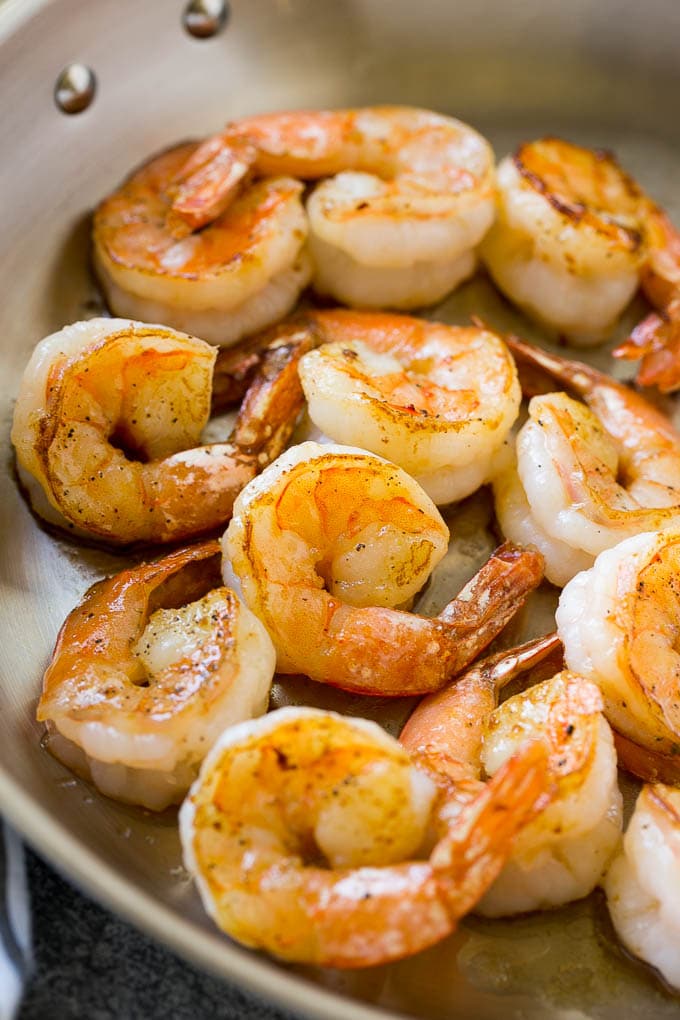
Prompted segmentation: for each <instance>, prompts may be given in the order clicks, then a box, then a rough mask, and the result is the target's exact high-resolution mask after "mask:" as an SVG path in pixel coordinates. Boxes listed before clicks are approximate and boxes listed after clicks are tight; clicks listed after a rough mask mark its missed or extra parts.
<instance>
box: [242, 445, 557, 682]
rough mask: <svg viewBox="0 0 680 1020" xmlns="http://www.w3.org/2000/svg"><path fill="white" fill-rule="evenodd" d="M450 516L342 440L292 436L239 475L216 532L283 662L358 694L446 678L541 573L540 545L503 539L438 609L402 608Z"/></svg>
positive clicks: (434, 559) (444, 542)
mask: <svg viewBox="0 0 680 1020" xmlns="http://www.w3.org/2000/svg"><path fill="white" fill-rule="evenodd" d="M448 537H449V533H448V528H447V527H446V525H445V523H444V521H443V520H442V518H441V516H440V514H439V512H438V511H437V509H436V507H435V506H434V504H433V503H432V501H431V500H430V499H429V498H428V497H427V495H426V494H425V493H424V492H423V490H422V489H421V488H420V486H419V485H418V484H417V482H415V481H414V480H413V479H412V478H410V477H409V476H408V475H406V474H405V473H404V472H403V471H402V470H401V469H400V468H398V467H396V466H395V465H393V464H390V463H388V462H387V461H385V460H383V459H382V458H380V457H376V456H374V455H372V454H368V453H366V451H364V450H355V449H353V448H352V447H346V446H321V445H319V444H316V443H311V442H309V443H303V444H301V445H300V446H297V447H293V448H292V449H290V450H288V451H287V452H286V453H284V454H283V455H282V456H281V457H279V459H278V460H277V461H276V463H275V464H272V465H271V466H270V467H269V468H268V469H267V470H266V471H264V472H263V474H262V475H261V476H260V478H259V479H257V480H255V481H254V482H253V483H251V484H250V485H249V486H247V487H246V488H245V489H244V490H243V492H242V493H241V495H240V496H239V498H238V500H237V502H236V503H235V505H234V516H233V519H232V521H231V524H230V525H229V527H228V529H227V531H226V534H225V536H224V539H223V546H224V553H225V574H224V576H225V583H227V584H232V583H233V578H234V575H235V577H236V578H237V579H238V583H239V584H240V586H241V589H242V592H243V597H244V600H245V602H246V604H247V605H248V606H249V607H250V608H251V609H252V610H253V612H254V613H256V614H257V616H258V617H259V618H260V619H261V620H262V622H263V623H264V625H265V626H266V628H267V630H268V631H269V634H270V636H271V637H272V640H273V641H274V645H275V647H276V651H277V670H278V672H280V673H304V674H305V675H306V676H309V677H311V678H312V679H313V680H317V681H320V682H321V683H327V684H332V685H333V686H335V687H341V688H344V689H345V690H351V691H356V692H359V693H364V694H383V695H401V694H417V693H424V692H426V691H431V690H434V689H436V688H438V687H441V686H443V684H444V683H445V682H446V680H447V679H448V678H449V677H451V676H452V675H453V674H454V673H456V672H458V671H459V670H460V669H462V668H464V666H466V665H467V663H469V662H471V661H472V659H474V657H475V656H476V655H477V654H478V653H479V652H480V651H481V649H482V648H484V647H485V646H486V645H487V644H488V642H489V641H491V639H492V638H493V637H494V636H495V635H496V634H497V633H498V632H499V631H500V630H501V629H502V628H503V627H504V626H505V623H507V621H508V620H509V619H510V617H511V616H512V615H513V614H514V613H515V612H516V611H517V609H519V607H520V605H521V604H522V603H523V601H524V599H525V598H526V596H527V595H528V593H529V592H530V591H531V590H532V589H533V588H535V587H536V586H537V585H538V583H539V582H540V579H541V577H542V573H543V572H542V565H543V562H542V558H541V556H540V555H539V554H537V553H534V552H531V551H528V550H518V549H516V548H511V547H503V548H502V549H500V550H499V551H498V553H497V554H496V555H495V556H494V557H492V559H491V560H490V562H489V563H488V564H487V566H486V568H483V569H482V571H481V572H480V574H479V575H477V578H473V580H472V581H471V582H470V584H469V585H468V587H467V588H466V589H465V590H464V591H463V592H461V594H460V595H459V597H458V598H457V599H454V600H453V602H451V603H450V604H449V605H448V606H447V607H446V608H445V609H444V610H443V612H442V613H441V614H440V616H439V617H438V618H437V619H426V618H424V617H421V616H417V615H415V614H412V613H407V612H402V611H400V609H395V608H393V607H401V606H404V605H405V604H407V603H408V601H409V600H410V599H411V598H412V597H413V596H414V595H415V594H416V593H417V592H418V591H419V590H420V588H422V586H423V585H424V583H425V581H426V580H427V578H428V577H429V575H430V572H431V571H432V570H433V568H434V567H435V566H436V564H437V563H438V562H439V561H440V560H441V558H442V557H443V555H444V553H445V551H446V549H447V548H448Z"/></svg>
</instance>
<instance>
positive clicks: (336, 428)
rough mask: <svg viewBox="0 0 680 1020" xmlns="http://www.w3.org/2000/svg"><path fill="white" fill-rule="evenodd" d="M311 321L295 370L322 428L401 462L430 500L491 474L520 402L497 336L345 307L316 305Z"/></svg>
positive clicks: (469, 487)
mask: <svg viewBox="0 0 680 1020" xmlns="http://www.w3.org/2000/svg"><path fill="white" fill-rule="evenodd" d="M310 322H311V325H312V328H313V329H314V331H315V332H316V334H317V337H318V339H319V340H320V344H321V345H320V346H319V347H317V348H316V349H315V350H313V351H310V352H309V353H308V354H306V355H305V356H304V357H303V358H302V360H301V361H300V367H299V371H300V379H301V382H302V388H303V390H304V392H305V396H306V397H307V402H308V411H309V416H310V418H311V419H312V421H313V422H314V424H315V425H316V426H317V427H318V428H319V429H321V431H322V432H323V433H325V434H327V435H328V436H330V437H331V438H332V439H333V440H335V441H336V442H339V443H344V444H348V445H355V446H360V447H363V448H365V449H367V450H369V451H371V452H372V453H376V454H379V455H380V456H383V457H385V458H387V459H388V460H391V461H393V462H394V463H395V464H398V465H399V466H400V467H402V468H403V469H404V470H405V471H406V472H408V474H410V475H412V476H413V477H414V478H415V479H416V481H417V482H418V483H419V484H420V485H422V487H423V489H424V490H425V492H426V493H427V494H428V496H430V497H431V499H432V500H434V502H435V503H439V504H441V503H450V502H452V501H453V500H458V499H462V498H463V497H464V496H468V495H469V494H470V493H471V492H474V491H475V490H476V489H477V488H479V486H480V485H482V484H483V483H484V482H485V481H486V480H487V479H488V477H489V475H490V474H491V473H492V469H493V464H494V461H495V457H496V454H497V452H498V450H499V448H500V446H501V445H502V443H503V441H504V440H505V438H506V436H507V434H508V432H509V431H510V428H511V427H512V424H513V422H514V421H515V419H516V417H517V415H518V413H519V407H520V402H521V390H520V386H519V382H518V379H517V372H516V369H515V364H514V361H513V360H512V357H511V355H510V353H509V351H508V349H507V347H506V346H505V344H504V343H503V341H502V339H501V338H500V336H498V335H497V334H495V333H493V332H492V331H491V330H488V329H485V328H482V327H480V326H449V325H445V324H443V323H434V322H425V321H423V320H421V319H414V318H410V317H409V316H404V315H387V314H385V313H376V312H354V311H349V310H347V309H337V310H336V309H334V310H331V311H321V312H315V313H313V314H312V315H311V316H310Z"/></svg>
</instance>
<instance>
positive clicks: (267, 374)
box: [12, 319, 309, 544]
mask: <svg viewBox="0 0 680 1020" xmlns="http://www.w3.org/2000/svg"><path fill="white" fill-rule="evenodd" d="M308 349H309V340H308V339H307V337H306V335H304V334H302V333H301V334H299V335H298V334H293V333H291V332H290V331H289V332H288V335H287V338H286V339H285V340H284V341H281V342H280V343H278V342H276V341H272V343H271V344H270V347H269V349H268V351H267V352H266V354H265V356H264V360H263V362H262V365H261V368H260V372H259V375H258V376H257V377H256V378H255V380H254V381H253V383H252V384H251V387H250V390H249V391H248V394H247V396H246V399H245V401H244V403H243V406H242V408H241V411H240V414H239V417H238V419H237V421H236V425H235V427H234V430H233V432H232V434H231V437H230V439H229V441H228V442H225V443H214V444H212V445H210V446H198V445H196V444H198V443H199V442H200V437H201V432H202V430H203V427H204V425H205V424H206V422H207V419H208V415H209V412H210V392H211V377H212V370H213V364H214V361H215V349H214V348H212V347H210V346H209V345H208V344H206V343H204V342H203V341H202V340H196V339H194V338H192V337H189V336H185V335H183V334H180V333H176V332H175V331H174V330H172V329H167V328H166V327H164V326H145V325H143V324H141V323H135V322H130V321H128V320H124V319H91V320H89V321H87V322H79V323H75V324H74V325H71V326H66V327H65V328H64V329H62V330H60V331H59V332H58V333H53V334H52V335H51V336H49V337H47V338H46V339H45V340H43V341H42V342H41V343H40V344H38V346H37V347H36V349H35V351H34V352H33V356H32V357H31V359H30V361H29V363H28V366H27V368H26V370H25V372H24V376H23V379H22V383H21V388H20V391H19V396H18V399H17V403H16V408H15V412H14V424H13V428H12V442H13V443H14V446H15V449H16V453H17V459H18V462H19V465H20V467H21V468H22V469H24V471H25V472H27V473H28V474H29V475H30V476H32V477H33V478H34V479H35V480H36V481H37V482H38V483H39V484H40V486H42V489H43V491H44V494H45V496H46V498H47V500H48V501H49V504H50V505H51V507H52V508H53V509H54V510H56V511H58V513H59V515H60V517H59V519H58V520H59V522H60V523H65V524H66V526H68V527H70V528H74V529H77V531H78V533H80V534H89V535H93V536H95V537H98V538H101V539H105V540H106V541H108V542H113V543H118V544H124V543H131V542H140V541H141V542H170V541H178V540H180V539H184V538H188V537H192V536H195V535H198V534H200V533H202V532H206V531H208V530H210V529H213V528H216V527H218V526H220V525H224V524H225V523H226V521H228V519H229V517H230V515H231V509H232V505H233V502H234V498H235V497H236V494H237V493H238V492H239V491H240V489H242V488H243V486H244V485H245V484H246V482H248V481H250V479H251V478H253V477H254V475H255V474H257V472H258V471H259V470H261V468H262V467H264V465H265V464H266V463H268V461H269V460H272V459H273V458H274V457H276V456H277V455H278V454H279V453H280V452H281V450H282V449H283V447H284V446H285V444H286V442H287V440H288V437H289V435H290V433H291V432H292V430H293V428H294V426H295V421H296V418H297V415H298V413H299V411H300V409H301V407H302V403H303V396H302V390H301V388H300V384H299V380H298V378H297V362H298V360H299V357H300V356H301V354H302V353H304V352H305V351H306V350H308ZM36 509H38V510H39V512H41V513H44V511H43V510H42V509H41V507H40V505H39V504H37V505H36Z"/></svg>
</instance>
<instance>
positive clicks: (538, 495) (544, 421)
mask: <svg viewBox="0 0 680 1020" xmlns="http://www.w3.org/2000/svg"><path fill="white" fill-rule="evenodd" d="M506 342H507V344H508V346H509V347H510V350H511V351H512V352H513V354H514V355H515V356H516V358H517V359H519V360H520V361H525V362H528V363H529V364H530V365H536V366H538V367H540V368H541V369H543V370H545V371H547V372H548V374H550V375H551V376H552V377H553V378H555V379H556V380H558V382H560V383H562V384H564V385H565V386H566V387H567V388H569V389H571V390H572V391H575V392H576V393H578V394H579V395H580V396H581V397H583V399H584V400H585V401H586V403H587V404H588V405H589V406H588V407H586V406H585V405H584V404H582V403H581V402H580V401H577V400H573V399H572V398H571V397H569V396H567V394H566V393H548V394H545V395H543V396H538V397H534V398H533V399H532V400H531V402H530V404H529V421H527V423H526V424H525V425H524V426H523V427H522V428H521V429H520V431H519V434H518V436H517V472H518V474H519V479H520V481H521V486H522V489H523V490H524V494H525V496H526V500H527V503H528V506H529V508H530V511H531V515H530V516H531V519H530V520H528V519H525V521H524V527H523V528H516V527H514V526H513V525H512V519H511V518H512V515H511V513H510V512H509V510H508V505H510V506H511V508H512V506H513V504H514V506H516V505H517V503H518V502H520V501H521V499H520V497H519V496H517V490H516V488H515V490H514V491H515V495H514V497H513V491H512V486H513V485H515V486H516V483H515V482H514V481H513V480H512V479H510V480H509V481H507V482H502V483H501V484H500V486H499V485H498V484H497V487H496V493H497V497H500V499H499V517H500V519H501V522H502V524H503V526H504V531H505V534H506V535H507V537H508V538H510V539H512V540H513V541H526V540H527V537H528V533H529V532H528V531H527V529H529V530H531V528H532V527H533V525H534V522H535V524H536V532H537V535H538V534H539V532H540V531H542V532H543V533H544V536H547V539H548V540H555V550H554V555H553V554H552V553H551V552H550V550H549V549H548V544H547V543H546V542H543V543H541V542H539V541H538V538H537V544H538V545H539V548H541V550H542V551H543V553H544V555H546V558H547V571H546V573H547V576H548V577H549V578H550V579H551V580H555V581H556V582H557V583H560V581H561V582H562V583H564V581H566V580H568V579H569V573H570V571H571V572H572V576H573V574H575V573H577V571H578V570H581V569H584V566H588V565H589V564H588V563H587V562H584V558H583V554H586V555H587V556H589V557H594V556H596V555H597V554H598V553H600V552H602V550H603V549H607V548H610V547H611V546H614V545H616V544H617V543H618V542H620V541H621V540H622V539H624V538H627V537H629V536H631V535H636V534H639V533H641V532H644V531H652V530H656V529H658V528H667V527H675V526H678V525H680V435H678V433H677V432H676V431H675V429H674V428H673V427H672V425H671V423H670V422H669V421H668V419H667V418H665V417H664V416H663V415H662V414H661V413H660V412H659V411H657V410H656V408H654V407H652V406H651V404H649V403H648V402H647V401H646V400H644V398H643V397H641V396H639V395H638V394H637V393H634V392H633V391H632V390H630V389H629V388H628V387H627V386H624V385H622V384H621V383H619V382H616V381H615V380H614V379H610V378H609V377H608V376H605V375H603V374H602V373H601V372H598V371H596V369H594V368H590V367H589V366H588V365H584V364H582V363H581V362H576V361H573V362H572V361H566V360H565V359H564V358H559V357H557V356H556V355H553V354H549V353H548V352H546V351H542V350H539V349H538V348H536V347H531V346H529V345H528V344H524V343H521V342H520V341H519V340H517V339H516V338H515V337H507V338H506ZM510 470H511V471H512V468H511V469H510ZM504 486H505V488H504ZM565 546H566V547H568V548H571V549H573V550H575V555H574V558H573V560H572V561H570V560H569V556H568V551H567V550H565ZM591 562H592V560H591Z"/></svg>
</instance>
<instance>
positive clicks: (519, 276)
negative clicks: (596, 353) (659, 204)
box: [481, 138, 647, 346]
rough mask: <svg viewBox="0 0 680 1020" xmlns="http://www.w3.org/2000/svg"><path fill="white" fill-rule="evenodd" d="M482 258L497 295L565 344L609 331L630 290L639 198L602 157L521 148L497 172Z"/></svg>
mask: <svg viewBox="0 0 680 1020" xmlns="http://www.w3.org/2000/svg"><path fill="white" fill-rule="evenodd" d="M497 178H498V211H497V217H496V222H495V224H494V226H493V227H492V229H491V230H490V231H489V233H488V234H487V236H486V238H485V239H484V242H483V244H482V248H481V255H482V259H483V261H484V263H485V265H486V267H487V269H488V270H489V272H490V273H491V276H492V277H493V279H494V282H495V283H496V284H497V285H498V287H499V288H500V289H501V290H502V291H503V293H504V294H505V295H506V296H507V297H509V298H510V300H511V301H514V302H515V303H516V304H518V305H519V306H520V307H521V308H522V309H523V310H524V311H525V312H526V313H527V314H528V315H529V316H531V317H532V318H534V319H537V320H538V321H539V322H541V323H543V324H545V325H547V326H549V327H551V328H554V329H555V330H558V331H559V332H560V333H561V334H564V335H565V336H566V337H567V338H568V339H569V340H570V341H571V342H572V343H574V344H577V345H580V346H590V345H592V344H594V343H599V342H600V341H602V340H603V339H605V337H606V336H607V335H608V334H609V333H610V332H611V330H612V328H613V326H614V324H615V322H616V320H617V318H618V316H619V314H620V313H621V312H622V311H623V309H624V308H625V306H626V305H627V304H628V302H629V301H630V299H631V298H632V296H633V294H634V293H635V291H636V290H637V287H638V280H639V274H640V268H641V265H642V263H643V260H644V258H645V254H646V240H645V238H646V233H645V224H646V214H647V199H646V197H645V196H644V194H643V192H642V191H641V190H640V189H639V188H638V186H637V185H636V183H635V182H634V181H633V180H632V179H631V178H630V177H628V175H627V174H625V173H624V171H623V170H622V169H621V168H620V167H619V165H618V164H617V163H616V161H615V159H614V157H613V156H612V155H611V154H609V153H606V152H601V151H593V150H591V149H585V148H582V147H581V146H579V145H573V144H571V143H570V142H566V141H563V140H561V139H559V138H542V139H538V140H537V141H534V142H526V143H524V144H523V145H521V146H520V147H519V149H518V150H517V152H516V153H515V155H514V156H507V157H506V158H505V159H504V160H502V162H501V163H500V165H499V167H498V175H497Z"/></svg>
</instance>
